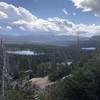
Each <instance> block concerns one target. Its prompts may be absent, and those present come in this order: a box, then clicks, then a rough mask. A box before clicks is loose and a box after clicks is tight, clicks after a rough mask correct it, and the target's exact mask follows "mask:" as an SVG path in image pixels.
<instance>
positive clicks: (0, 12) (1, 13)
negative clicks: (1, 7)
mask: <svg viewBox="0 0 100 100" xmlns="http://www.w3.org/2000/svg"><path fill="white" fill-rule="evenodd" d="M5 18H8V15H7V14H5V13H4V12H2V11H0V19H5Z"/></svg>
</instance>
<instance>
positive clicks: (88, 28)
mask: <svg viewBox="0 0 100 100" xmlns="http://www.w3.org/2000/svg"><path fill="white" fill-rule="evenodd" d="M99 4H100V0H0V34H4V35H13V36H17V35H19V36H20V35H29V34H38V35H39V34H51V35H59V36H60V35H77V34H80V35H82V36H84V37H91V36H94V35H99V34H100V6H99Z"/></svg>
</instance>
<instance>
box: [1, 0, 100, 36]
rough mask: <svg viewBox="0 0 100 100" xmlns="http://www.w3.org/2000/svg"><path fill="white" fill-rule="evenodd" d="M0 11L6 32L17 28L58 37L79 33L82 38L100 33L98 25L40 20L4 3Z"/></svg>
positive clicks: (58, 19) (27, 12)
mask: <svg viewBox="0 0 100 100" xmlns="http://www.w3.org/2000/svg"><path fill="white" fill-rule="evenodd" d="M73 1H74V0H73ZM76 1H80V0H76ZM79 3H80V2H78V3H77V5H78V4H79ZM0 11H1V12H3V13H5V14H6V15H7V16H8V17H7V18H6V19H0V21H1V22H3V23H5V24H4V26H7V27H6V29H8V30H9V29H12V27H13V30H14V28H17V29H20V30H23V31H29V32H34V31H40V32H41V31H42V32H51V33H55V34H60V35H61V34H62V35H63V34H64V35H65V34H66V35H76V34H77V33H79V34H80V35H82V36H92V35H95V34H98V33H100V26H99V25H85V24H75V23H73V22H71V21H69V20H67V19H61V18H58V17H54V18H47V19H42V18H38V17H36V16H34V15H33V14H32V13H31V12H30V11H28V10H27V9H25V8H22V7H16V6H14V5H11V4H7V3H4V2H0ZM11 26H12V27H11ZM29 32H28V33H29Z"/></svg>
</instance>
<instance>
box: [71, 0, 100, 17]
mask: <svg viewBox="0 0 100 100" xmlns="http://www.w3.org/2000/svg"><path fill="white" fill-rule="evenodd" d="M72 2H73V3H74V5H75V6H76V7H77V8H81V9H82V11H83V12H87V11H92V12H93V13H94V15H97V16H100V0H72Z"/></svg>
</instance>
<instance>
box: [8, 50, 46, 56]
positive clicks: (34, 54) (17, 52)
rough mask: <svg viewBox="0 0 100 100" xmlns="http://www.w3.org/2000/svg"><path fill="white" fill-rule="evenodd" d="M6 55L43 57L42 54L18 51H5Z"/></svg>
mask: <svg viewBox="0 0 100 100" xmlns="http://www.w3.org/2000/svg"><path fill="white" fill-rule="evenodd" d="M7 53H8V54H16V55H26V56H28V55H30V56H37V55H43V54H44V53H36V52H34V51H30V50H18V51H7Z"/></svg>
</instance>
